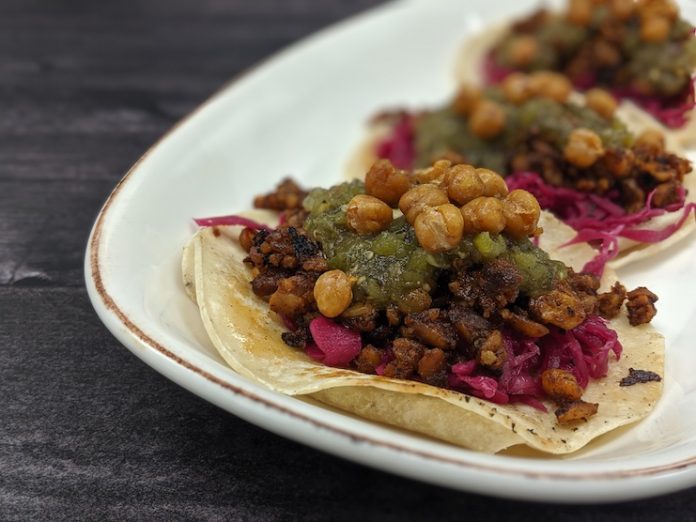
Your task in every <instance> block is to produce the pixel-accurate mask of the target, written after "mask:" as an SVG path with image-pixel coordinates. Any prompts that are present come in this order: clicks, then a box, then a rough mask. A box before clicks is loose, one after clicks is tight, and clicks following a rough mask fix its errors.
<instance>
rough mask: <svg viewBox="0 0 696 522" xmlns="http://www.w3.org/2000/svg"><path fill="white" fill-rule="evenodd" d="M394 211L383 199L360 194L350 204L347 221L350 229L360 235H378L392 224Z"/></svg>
mask: <svg viewBox="0 0 696 522" xmlns="http://www.w3.org/2000/svg"><path fill="white" fill-rule="evenodd" d="M392 219H393V214H392V209H391V208H390V207H389V205H387V204H386V203H385V202H384V201H382V200H381V199H377V198H376V197H374V196H368V195H366V194H358V195H357V196H354V197H353V199H351V200H350V201H349V202H348V209H347V210H346V221H347V223H348V228H350V229H351V230H353V231H354V232H357V233H358V234H361V235H363V234H376V233H377V232H381V231H382V230H384V229H386V228H387V227H388V226H389V225H390V224H391V222H392Z"/></svg>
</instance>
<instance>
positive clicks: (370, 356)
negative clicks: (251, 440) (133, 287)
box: [182, 164, 664, 454]
mask: <svg viewBox="0 0 696 522" xmlns="http://www.w3.org/2000/svg"><path fill="white" fill-rule="evenodd" d="M443 167H444V165H443V164H439V165H436V166H434V167H432V168H430V169H425V170H423V171H419V172H416V173H414V174H413V175H412V176H409V177H408V178H407V179H404V177H403V176H402V173H400V172H398V171H396V170H393V171H389V172H383V173H382V176H381V177H380V178H379V179H378V180H376V179H375V178H374V176H372V177H368V178H367V179H366V182H365V183H363V182H361V181H353V182H349V183H344V184H341V185H337V186H334V187H331V188H329V189H315V190H313V191H311V192H309V193H308V194H307V193H306V192H304V191H302V190H301V189H300V188H299V187H298V186H297V185H296V184H295V183H293V182H291V181H285V182H284V183H282V184H281V186H280V187H279V189H278V190H276V191H275V192H273V193H271V194H268V195H266V196H262V197H260V198H257V199H256V201H255V203H256V206H257V207H265V208H272V209H274V210H281V211H282V214H281V216H280V219H277V218H273V217H270V216H269V215H268V214H265V215H259V214H256V215H253V216H246V217H240V216H226V217H222V218H211V219H207V220H199V221H198V223H199V224H201V225H204V226H205V227H206V228H203V229H202V230H200V231H199V232H198V233H197V234H196V235H195V236H194V237H193V239H192V241H191V243H190V244H189V246H188V247H187V249H186V250H185V253H184V256H183V261H182V267H183V273H184V282H185V284H186V286H187V291H188V292H189V294H190V295H191V296H192V297H193V298H194V299H195V300H196V302H197V304H198V306H199V309H200V313H201V317H202V319H203V323H204V325H205V328H206V330H207V332H208V334H209V336H210V338H211V340H212V342H213V344H214V345H215V346H216V348H217V349H218V351H219V352H220V354H221V355H222V357H223V358H224V359H225V361H226V362H227V363H228V364H229V365H230V366H231V367H232V368H233V369H234V370H235V371H237V372H239V373H240V374H242V375H245V376H247V377H249V378H252V379H254V380H256V381H258V382H260V383H262V384H264V385H266V386H268V387H269V388H271V389H273V390H276V391H278V392H281V393H285V394H289V395H296V396H311V397H312V398H314V399H316V400H319V401H321V402H323V403H325V404H327V405H330V406H332V407H336V408H339V409H342V410H345V411H348V412H351V413H354V414H357V415H359V416H361V417H363V418H366V419H370V420H373V421H377V422H381V423H385V424H389V425H392V426H397V427H400V428H403V429H406V430H410V431H413V432H417V433H420V434H423V435H427V436H430V437H434V438H438V439H441V440H445V441H448V442H451V443H454V444H458V445H462V446H466V447H469V448H472V449H475V450H479V451H485V452H497V451H500V450H502V449H504V448H507V447H510V446H515V445H520V444H523V445H527V446H529V447H531V448H535V449H538V450H541V451H543V452H547V453H553V454H562V453H569V452H573V451H576V450H578V449H579V448H581V447H583V446H584V445H586V444H587V443H588V442H589V441H591V440H593V439H595V438H596V437H598V436H600V435H602V434H603V433H606V432H609V431H611V430H613V429H615V428H617V427H619V426H623V425H626V424H629V423H632V422H636V421H637V420H639V419H641V418H643V417H645V416H646V415H647V414H648V413H649V412H650V410H651V409H652V408H653V407H654V405H655V403H656V401H657V399H658V398H659V396H660V393H661V389H662V384H661V382H660V376H659V375H660V374H661V373H662V368H663V351H664V341H663V338H662V336H660V334H658V333H657V332H656V331H655V330H654V329H653V328H652V326H650V325H649V324H647V323H648V322H649V321H650V319H651V318H652V316H653V315H654V313H655V307H654V302H655V300H656V296H654V294H652V293H650V292H649V291H648V290H647V289H645V288H642V287H641V288H638V289H636V290H634V291H632V292H626V291H625V289H624V288H623V287H622V286H621V285H620V284H619V283H617V282H616V281H615V280H614V278H613V276H612V275H611V274H610V273H607V274H605V278H604V280H603V287H602V289H601V290H600V281H599V279H598V278H597V277H595V276H593V275H591V274H581V273H576V272H575V271H574V269H573V267H576V268H577V267H578V266H580V265H582V263H584V260H585V259H586V257H587V255H588V247H587V245H583V244H578V245H574V246H573V247H570V248H566V249H561V250H552V251H551V252H550V253H551V256H549V254H548V253H546V252H544V251H543V250H542V249H541V248H539V247H537V246H535V245H534V242H535V240H536V239H535V238H536V237H538V236H539V234H540V233H541V230H540V226H539V225H542V226H544V227H547V226H548V229H549V230H550V231H551V232H552V235H553V236H555V237H550V238H548V243H546V244H548V245H558V244H561V243H563V242H565V241H566V240H567V239H568V237H569V236H568V229H567V227H565V226H564V225H562V224H561V223H552V222H550V221H548V220H549V219H550V220H553V218H549V217H547V218H544V219H546V220H547V221H541V222H539V221H538V218H539V208H538V206H537V205H535V202H534V198H533V196H531V195H530V194H529V193H526V192H524V191H521V190H517V191H512V192H509V193H508V191H507V188H506V187H505V184H504V182H503V180H502V179H501V178H500V177H497V176H495V177H493V176H488V175H487V174H484V175H483V177H481V176H479V175H477V174H476V171H475V169H473V168H471V167H467V168H465V167H464V166H455V167H452V168H449V167H448V168H446V169H445V168H443ZM472 173H473V174H472ZM465 178H471V179H477V180H479V181H480V182H481V186H480V187H479V188H474V189H473V190H469V195H468V196H467V197H468V198H469V201H467V202H466V203H464V204H462V201H463V198H464V199H466V198H465V195H464V193H463V192H462V189H463V188H464V187H465V184H464V181H465ZM450 193H451V195H450ZM484 194H488V195H484ZM444 201H446V202H444ZM396 207H398V208H399V209H400V211H396V210H395V209H396ZM460 207H461V208H462V209H463V210H460ZM491 209H494V211H493V212H491ZM495 209H498V210H500V211H501V213H496V211H495ZM501 216H502V217H501ZM250 217H251V218H252V219H253V220H251V219H249V218H250ZM233 225H241V226H243V227H244V228H243V229H242V231H241V233H239V235H238V239H237V230H238V229H233V230H231V229H230V226H233ZM543 237H544V234H541V236H540V238H539V239H541V238H543ZM530 238H531V239H530ZM540 244H543V242H541V243H540ZM589 251H590V252H591V249H589ZM552 257H555V258H556V259H552ZM629 368H633V370H632V371H629ZM638 370H640V371H639V372H638V373H636V372H637V371H638ZM631 375H632V376H633V377H632V381H630V382H629V381H623V382H624V385H621V382H622V379H624V378H628V377H630V376H631ZM632 382H635V383H637V384H635V385H629V384H631V383H632Z"/></svg>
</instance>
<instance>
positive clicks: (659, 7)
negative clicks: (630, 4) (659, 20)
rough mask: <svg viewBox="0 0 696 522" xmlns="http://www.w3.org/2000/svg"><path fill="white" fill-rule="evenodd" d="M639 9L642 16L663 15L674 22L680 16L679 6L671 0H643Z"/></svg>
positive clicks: (639, 4)
mask: <svg viewBox="0 0 696 522" xmlns="http://www.w3.org/2000/svg"><path fill="white" fill-rule="evenodd" d="M638 10H639V12H640V16H641V18H653V17H656V16H661V17H664V18H666V19H667V20H670V21H672V22H673V21H674V20H676V19H677V18H678V17H679V7H677V4H675V3H674V2H672V1H671V0H643V1H641V2H639V3H638Z"/></svg>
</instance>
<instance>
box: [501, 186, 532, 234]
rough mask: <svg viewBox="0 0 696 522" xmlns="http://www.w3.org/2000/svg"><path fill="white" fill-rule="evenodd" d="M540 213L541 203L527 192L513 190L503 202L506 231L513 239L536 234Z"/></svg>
mask: <svg viewBox="0 0 696 522" xmlns="http://www.w3.org/2000/svg"><path fill="white" fill-rule="evenodd" d="M540 213H541V207H539V202H538V201H537V200H536V198H535V197H534V196H533V195H532V194H530V193H529V192H527V191H526V190H521V189H517V190H513V191H512V192H510V193H509V194H508V195H507V196H505V199H504V200H503V214H504V215H505V230H506V231H507V232H508V233H509V234H510V235H511V236H513V237H524V236H531V235H532V234H534V233H535V232H536V230H537V224H538V223H539V214H540Z"/></svg>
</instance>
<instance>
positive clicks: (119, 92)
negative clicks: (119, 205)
mask: <svg viewBox="0 0 696 522" xmlns="http://www.w3.org/2000/svg"><path fill="white" fill-rule="evenodd" d="M376 3H378V2H377V1H376V0H358V1H351V2H349V1H341V0H323V1H311V0H254V1H252V0H247V1H242V0H235V1H232V0H227V1H225V0H175V1H173V0H168V1H158V0H140V1H135V0H134V1H131V2H122V1H117V0H108V1H107V0H101V1H94V0H54V1H48V0H43V1H40V0H2V2H0V520H65V519H109V520H111V519H113V520H184V519H186V520H189V519H196V520H223V519H224V520H227V519H232V520H323V519H338V520H356V519H357V520H359V519H360V518H365V517H366V518H368V519H380V520H395V521H396V520H404V519H427V520H436V519H440V520H466V519H470V520H474V519H484V518H485V519H490V520H506V521H517V520H534V521H538V520H547V519H548V520H577V521H580V520H620V521H627V520H660V521H662V522H664V521H666V520H679V521H684V520H694V519H695V517H696V515H695V512H696V489H692V490H688V491H684V492H681V493H677V494H673V495H669V496H666V497H661V498H656V499H652V500H645V501H641V502H633V503H628V504H623V505H609V506H597V507H569V506H563V507H559V506H551V505H536V504H524V503H517V502H509V501H500V500H493V499H490V498H485V497H481V496H475V495H468V494H465V493H460V492H455V491H449V490H446V489H442V488H438V487H433V486H428V485H423V484H419V483H416V482H411V481H409V480H405V479H401V478H397V477H394V476H391V475H387V474H385V473H381V472H378V471H374V470H371V469H368V468H365V467H361V466H358V465H355V464H351V463H348V462H344V461H342V460H339V459H336V458H334V457H331V456H327V455H324V454H321V453H318V452H317V451H314V450H312V449H309V448H305V447H303V446H300V445H298V444H295V443H293V442H289V441H287V440H284V439H282V438H279V437H277V436H275V435H271V434H269V433H266V432H265V431H263V430H260V429H258V428H256V427H254V426H252V425H250V424H247V423H246V422H244V421H241V420H239V419H237V418H235V417H233V416H232V415H229V414H227V413H225V412H223V411H222V410H219V409H218V408H216V407H214V406H211V405H210V404H207V403H205V402H203V401H202V400H201V399H199V398H197V397H195V396H194V395H191V394H190V393H188V392H186V391H184V390H183V389H181V388H179V387H178V386H176V385H174V384H172V383H171V382H169V381H167V380H166V379H165V378H163V377H161V376H160V375H158V374H157V373H155V372H154V371H152V370H151V369H149V368H148V367H146V366H145V365H143V364H142V363H141V362H139V361H138V360H137V359H136V358H135V357H133V356H132V355H130V353H129V352H127V351H126V350H125V349H124V348H123V347H121V346H120V345H119V343H118V342H116V341H115V340H114V338H113V337H112V336H111V335H110V334H109V333H108V332H107V330H106V329H105V328H104V327H103V326H102V324H101V323H100V322H99V320H98V319H97V316H96V315H95V313H94V311H93V310H92V307H91V305H90V303H89V301H88V299H87V294H86V292H85V289H84V286H83V275H82V258H83V253H84V247H85V242H86V240H87V234H88V232H89V228H90V226H91V224H92V220H93V219H94V217H95V214H96V213H97V211H98V209H99V207H100V205H101V203H102V202H103V200H104V199H105V197H106V196H107V194H108V193H109V191H110V190H111V188H112V187H113V186H114V184H115V183H116V182H117V181H118V179H119V178H120V177H121V175H122V174H123V173H124V172H125V171H126V170H127V169H128V167H129V166H130V165H131V164H132V163H133V162H134V161H135V160H136V159H137V158H138V157H139V156H140V155H141V154H142V153H143V152H144V151H145V150H146V149H147V147H148V146H149V145H150V144H151V143H153V142H154V141H155V140H156V139H157V138H158V137H159V136H161V135H162V134H163V133H164V132H165V131H166V130H167V129H168V128H169V127H170V126H171V125H172V124H173V123H174V122H176V121H177V120H178V119H180V118H181V117H182V116H183V115H185V114H186V113H187V112H189V111H190V110H191V109H193V108H194V107H195V106H197V105H198V104H199V103H200V102H202V101H203V100H204V99H205V98H207V97H208V96H209V95H210V94H211V93H212V92H213V91H215V90H216V88H218V87H219V86H220V85H221V84H222V83H223V82H224V81H225V80H227V79H228V78H230V77H232V76H234V75H235V74H237V73H239V72H240V71H243V70H244V69H245V68H247V67H249V66H251V65H252V64H254V63H255V62H257V61H258V60H260V59H262V58H264V57H266V56H268V55H269V54H270V53H272V52H273V51H275V50H277V49H280V48H281V47H283V46H285V45H286V44H288V43H290V42H292V41H293V40H296V39H298V38H300V37H301V36H304V35H306V34H308V33H311V32H313V31H314V30H316V29H318V28H320V27H323V26H325V25H327V24H329V23H331V22H333V21H335V20H338V19H341V18H343V17H345V16H348V15H350V14H353V13H355V12H358V11H360V10H363V9H365V8H368V7H369V6H371V5H372V4H376Z"/></svg>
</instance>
